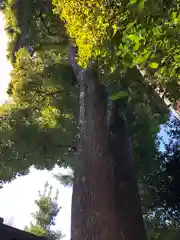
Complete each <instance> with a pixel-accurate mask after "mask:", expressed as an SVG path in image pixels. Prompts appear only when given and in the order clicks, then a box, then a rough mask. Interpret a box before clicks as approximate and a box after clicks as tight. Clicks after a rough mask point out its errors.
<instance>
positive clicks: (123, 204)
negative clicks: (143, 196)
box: [110, 101, 147, 240]
mask: <svg viewBox="0 0 180 240" xmlns="http://www.w3.org/2000/svg"><path fill="white" fill-rule="evenodd" d="M118 111H119V106H118V101H113V108H112V116H111V120H110V124H111V125H110V146H111V153H112V157H113V159H114V173H115V200H116V209H117V212H118V215H119V224H120V225H121V228H122V240H147V235H146V230H145V227H144V222H143V217H142V209H141V200H140V196H139V193H138V186H137V182H136V176H135V169H134V163H133V158H132V144H131V138H130V136H129V134H128V130H127V126H126V120H125V118H124V117H123V116H122V115H121V114H119V112H118Z"/></svg>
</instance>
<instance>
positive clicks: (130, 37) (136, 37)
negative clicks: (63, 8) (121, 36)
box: [127, 34, 142, 42]
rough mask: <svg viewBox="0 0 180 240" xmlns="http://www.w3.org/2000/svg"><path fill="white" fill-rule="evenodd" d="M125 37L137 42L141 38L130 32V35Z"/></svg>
mask: <svg viewBox="0 0 180 240" xmlns="http://www.w3.org/2000/svg"><path fill="white" fill-rule="evenodd" d="M127 39H129V40H131V41H133V42H139V41H140V40H141V39H142V37H139V36H137V35H135V34H130V35H128V36H127Z"/></svg>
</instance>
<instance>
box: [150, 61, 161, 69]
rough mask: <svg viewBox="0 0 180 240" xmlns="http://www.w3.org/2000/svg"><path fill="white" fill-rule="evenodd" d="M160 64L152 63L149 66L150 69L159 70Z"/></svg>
mask: <svg viewBox="0 0 180 240" xmlns="http://www.w3.org/2000/svg"><path fill="white" fill-rule="evenodd" d="M158 66H159V64H158V63H157V62H152V63H150V64H149V67H151V68H153V69H156V68H158Z"/></svg>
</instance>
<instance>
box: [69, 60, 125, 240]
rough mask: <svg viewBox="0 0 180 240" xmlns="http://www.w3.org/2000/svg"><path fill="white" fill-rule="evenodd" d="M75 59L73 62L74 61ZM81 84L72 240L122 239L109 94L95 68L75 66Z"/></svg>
mask: <svg viewBox="0 0 180 240" xmlns="http://www.w3.org/2000/svg"><path fill="white" fill-rule="evenodd" d="M71 60H73V59H71ZM73 67H74V68H75V69H74V71H75V73H76V75H77V74H78V75H79V76H78V79H79V85H80V143H79V156H78V159H77V161H76V164H75V181H74V187H73V197H72V216H71V221H72V222H71V238H72V240H115V239H117V240H121V238H120V230H119V226H118V222H117V221H118V220H117V213H116V209H115V201H114V187H113V185H114V180H113V171H112V159H111V157H110V155H109V151H108V129H107V123H106V100H107V94H106V92H105V90H104V87H103V86H101V85H100V84H99V83H98V82H97V76H96V74H95V72H93V70H92V69H86V70H80V69H79V68H77V65H76V64H74V65H73Z"/></svg>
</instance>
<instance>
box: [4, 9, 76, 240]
mask: <svg viewBox="0 0 180 240" xmlns="http://www.w3.org/2000/svg"><path fill="white" fill-rule="evenodd" d="M7 41H8V38H7V36H6V34H5V32H4V19H3V15H2V14H1V13H0V66H1V77H0V104H2V103H3V102H4V101H5V100H7V99H8V96H7V94H6V89H7V86H8V83H9V79H10V77H9V73H10V71H11V68H12V67H11V65H10V63H9V62H8V61H7V59H6V48H7ZM62 171H63V170H62V169H59V168H57V167H56V168H55V169H54V170H53V171H47V170H44V171H39V170H35V169H33V168H31V170H30V174H29V175H27V176H24V177H19V178H17V179H16V180H14V181H13V182H11V183H9V184H5V185H4V187H3V189H1V190H0V206H1V208H0V217H3V218H4V219H5V222H6V223H7V224H8V223H9V224H12V225H13V226H14V227H17V228H19V229H24V227H25V225H28V224H29V222H30V221H32V220H33V218H32V216H31V213H32V212H34V211H36V206H35V204H34V200H35V199H37V197H38V191H39V190H42V189H43V188H44V184H45V182H46V181H48V182H49V183H50V184H51V185H52V186H53V190H54V192H56V190H57V189H58V190H59V200H58V202H59V205H60V206H61V207H62V210H61V211H60V213H59V215H58V217H57V220H56V226H55V228H57V229H61V230H62V231H63V234H65V235H66V237H65V238H64V239H65V240H69V239H70V212H71V194H72V189H71V188H70V187H64V186H63V185H61V184H60V183H59V182H58V181H57V180H56V179H55V178H54V175H53V174H54V173H60V172H62Z"/></svg>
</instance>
